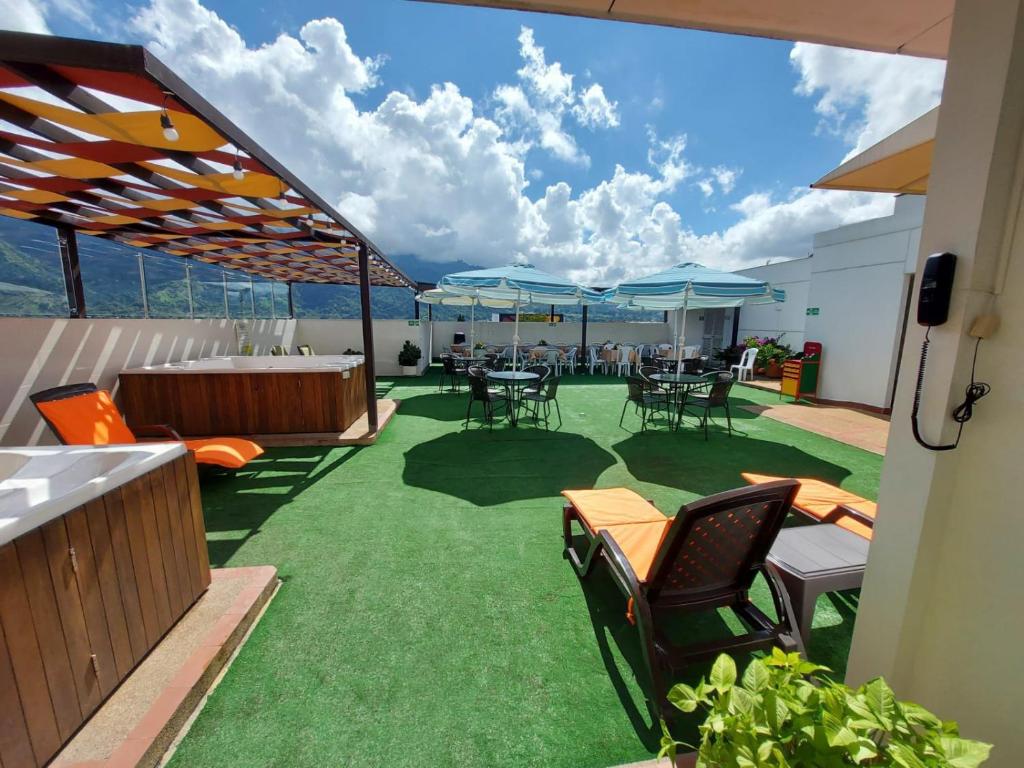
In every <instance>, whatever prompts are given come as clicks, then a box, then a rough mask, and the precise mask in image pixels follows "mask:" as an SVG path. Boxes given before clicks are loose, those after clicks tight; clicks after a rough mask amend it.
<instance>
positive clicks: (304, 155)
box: [0, 0, 941, 285]
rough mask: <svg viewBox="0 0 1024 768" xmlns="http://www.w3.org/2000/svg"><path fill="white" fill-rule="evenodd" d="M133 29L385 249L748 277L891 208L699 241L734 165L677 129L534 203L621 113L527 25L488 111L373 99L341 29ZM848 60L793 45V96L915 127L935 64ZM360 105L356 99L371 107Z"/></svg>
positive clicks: (874, 123)
mask: <svg viewBox="0 0 1024 768" xmlns="http://www.w3.org/2000/svg"><path fill="white" fill-rule="evenodd" d="M62 1H67V0H62ZM0 3H5V4H6V5H5V6H4V7H5V8H7V9H12V10H11V12H10V13H8V14H7V19H8V21H7V23H11V21H10V19H16V20H18V21H17V22H16V23H19V24H21V25H22V27H25V26H28V25H33V24H34V25H36V28H45V24H46V20H47V15H46V12H44V11H43V10H40V6H39V5H31V4H27V3H26V2H25V0H0ZM12 4H13V5H12ZM39 25H43V26H42V27H39ZM130 28H131V29H132V30H133V34H134V35H135V36H136V38H137V40H138V41H139V42H143V43H145V44H146V45H148V46H149V47H150V48H151V49H152V50H153V51H154V53H156V54H157V55H158V56H159V57H160V58H161V59H163V60H164V61H166V63H167V64H169V65H170V66H171V67H172V68H174V69H175V70H176V71H177V72H178V73H179V74H181V75H182V76H183V77H184V78H185V80H186V81H188V82H189V83H191V84H192V85H193V86H194V87H196V88H197V89H199V90H200V91H201V92H202V94H203V95H204V96H205V97H206V98H207V99H209V100H210V101H211V102H212V103H213V104H214V105H216V106H217V107H218V108H219V109H221V110H222V111H224V112H225V113H226V114H227V115H228V116H229V117H230V118H231V119H232V120H234V121H235V122H237V123H238V124H239V125H240V126H241V127H242V128H243V129H244V130H245V131H246V132H248V133H249V134H250V135H252V136H253V137H254V138H255V139H256V140H257V141H258V142H260V143H261V144H262V145H263V146H265V147H266V148H267V149H268V150H269V151H270V152H271V153H272V154H274V155H276V156H277V157H278V158H280V159H281V160H282V162H284V163H285V164H286V165H287V166H288V167H290V168H291V169H292V170H293V171H294V172H295V173H296V174H297V175H298V176H299V177H300V178H302V179H304V180H305V181H306V182H307V183H308V184H309V185H310V186H311V187H312V188H314V189H315V190H317V191H318V192H319V193H320V194H321V195H322V196H323V197H325V198H326V199H328V200H331V201H335V202H337V204H338V207H339V210H341V211H342V213H343V214H345V215H346V216H347V217H349V218H350V219H351V220H352V221H353V223H354V224H356V225H357V226H359V227H360V228H363V229H364V230H365V231H366V233H367V234H368V235H370V236H371V237H373V238H374V239H375V240H376V241H377V242H378V243H379V244H380V245H381V246H382V247H383V248H384V249H385V250H386V251H388V252H405V253H416V254H418V255H420V256H422V257H423V258H426V259H433V260H436V261H447V260H451V259H464V260H466V261H468V262H470V263H475V264H481V265H495V264H502V263H507V262H509V261H512V260H514V259H516V258H524V257H525V258H529V259H530V260H531V261H532V262H534V263H536V264H538V266H541V267H542V268H546V269H549V270H551V271H555V272H560V273H563V274H567V275H570V276H572V277H574V278H576V279H579V280H582V281H586V282H588V283H591V284H598V285H610V284H612V283H614V282H616V281H617V280H620V279H622V278H625V277H631V276H636V275H639V274H643V273H645V272H650V271H654V270H656V269H660V268H663V267H667V266H669V265H671V264H673V263H678V262H680V261H699V262H703V263H705V264H708V265H709V266H715V267H719V268H738V267H742V266H749V265H751V264H754V263H763V262H764V260H765V259H768V258H772V259H784V258H792V257H796V256H802V255H804V254H806V253H807V252H808V251H809V249H810V246H811V238H812V235H813V234H814V233H815V232H817V231H820V230H823V229H828V228H831V227H835V226H838V225H841V224H844V223H849V222H853V221H857V220H861V219H864V218H870V217H874V216H880V215H885V214H886V213H888V212H890V211H891V207H892V199H891V198H889V197H886V196H879V195H870V194H866V193H843V192H826V191H810V190H806V189H798V190H793V191H791V192H789V193H785V194H782V195H779V194H778V193H774V194H772V193H767V192H764V191H756V190H754V191H751V192H749V193H747V194H745V195H744V196H743V197H741V198H740V199H739V200H738V202H736V203H734V204H733V205H732V206H731V211H732V213H733V215H735V216H736V217H737V221H736V223H734V224H732V225H731V226H728V227H726V228H723V229H721V230H720V231H717V232H710V233H698V232H695V231H694V229H693V226H692V224H689V223H687V221H686V220H685V219H684V216H683V214H684V213H685V211H682V210H681V209H676V208H674V207H673V206H672V205H670V204H669V202H667V200H666V198H667V196H669V195H671V194H672V193H673V192H675V191H677V190H679V189H680V188H681V186H682V185H683V183H684V182H686V181H687V180H690V179H697V180H696V181H695V182H694V183H695V184H696V185H697V187H698V188H700V189H702V190H704V189H705V186H706V187H707V189H710V190H711V193H712V194H721V195H728V194H731V193H733V192H735V191H736V185H737V181H738V179H739V177H740V169H737V168H730V167H728V166H726V165H721V164H719V165H713V166H711V167H710V170H707V171H700V170H699V169H698V168H697V167H696V165H695V164H693V163H692V161H691V160H690V159H689V158H688V157H687V137H686V136H685V135H676V136H672V137H670V138H660V137H659V136H657V135H656V134H655V133H654V132H653V130H649V133H648V148H649V151H648V156H647V160H648V165H647V166H646V167H645V168H643V169H640V170H637V169H629V168H626V167H624V166H622V165H617V166H616V167H615V169H614V172H613V173H612V174H611V176H610V177H609V178H606V179H603V180H600V181H597V182H596V183H594V184H593V185H592V186H589V188H584V189H581V190H578V191H574V190H573V189H572V188H571V187H570V186H569V185H568V184H567V183H565V182H564V181H559V180H557V178H553V179H552V182H551V183H550V184H548V185H547V186H546V188H544V189H541V190H538V191H537V192H538V194H536V195H532V197H533V198H534V199H533V200H531V199H530V198H529V197H527V196H526V194H525V192H526V190H527V187H528V185H529V183H530V182H529V181H528V179H532V180H533V182H534V183H538V182H539V181H540V179H541V174H540V173H539V170H540V169H536V168H533V169H530V170H529V173H528V171H527V168H526V158H527V154H528V150H529V149H530V148H532V147H540V148H543V149H545V150H546V151H548V152H550V153H551V154H552V155H554V156H556V157H560V158H563V159H566V160H568V161H570V162H577V163H581V164H582V163H585V162H586V161H587V156H586V153H585V151H584V150H583V149H582V148H581V147H580V146H579V144H578V143H577V140H576V138H575V137H574V135H573V133H572V131H571V128H573V127H576V128H577V129H578V128H579V127H580V126H585V127H587V128H611V127H614V126H615V125H617V124H618V121H619V116H618V110H617V105H616V102H615V101H613V100H611V99H610V98H609V97H608V95H606V94H605V91H604V88H603V87H601V86H600V85H599V84H597V83H593V84H591V85H589V86H588V87H586V88H584V89H582V91H581V90H579V89H577V87H576V86H575V84H574V77H573V75H572V74H570V73H567V72H565V71H564V70H563V68H562V66H561V65H560V64H559V63H558V62H553V63H549V62H548V60H547V58H546V56H545V52H544V49H543V48H542V47H541V46H540V45H538V43H537V41H536V39H535V36H534V34H533V32H532V31H531V30H529V29H527V28H523V30H521V32H520V35H519V45H520V52H521V55H522V59H523V65H522V67H521V69H520V70H519V72H518V73H517V76H518V78H517V80H516V82H514V83H505V84H499V85H498V86H497V87H496V88H495V89H494V91H493V94H492V97H491V98H490V99H488V100H486V102H485V103H482V104H481V103H476V104H475V103H474V102H473V101H472V100H471V99H470V98H468V97H467V96H465V95H464V94H463V93H462V92H461V91H460V90H459V88H458V86H457V85H455V84H453V83H442V84H436V85H434V86H433V87H432V88H431V89H430V92H429V94H428V95H426V96H424V97H423V98H417V97H416V96H415V95H414V94H411V93H402V92H400V91H390V92H383V91H381V92H380V93H379V94H377V93H375V92H374V90H373V89H375V88H377V87H379V86H380V84H381V81H382V79H383V78H384V77H385V76H386V74H387V72H386V68H385V62H384V60H383V59H381V58H379V57H375V56H374V53H375V52H365V51H363V52H359V53H357V52H356V50H355V49H353V47H352V45H351V43H350V42H349V40H348V39H347V35H346V31H345V28H344V26H343V25H342V24H341V23H340V22H339V21H337V20H335V19H331V18H326V19H317V20H312V21H309V22H308V23H306V24H305V25H303V26H302V27H301V28H300V29H299V31H298V33H297V34H295V35H292V34H287V33H282V34H280V35H279V36H278V37H277V38H276V39H274V40H272V41H270V42H268V43H265V44H262V45H250V44H249V43H247V42H246V40H245V39H244V38H243V37H242V36H241V35H240V33H239V32H238V31H237V30H236V29H234V28H233V27H231V26H230V25H229V24H227V23H226V22H225V21H224V20H223V19H221V18H220V17H219V16H218V15H217V14H216V13H214V12H212V11H210V10H208V9H207V8H205V7H203V6H201V5H200V4H199V2H198V0H149V4H148V5H146V6H144V7H143V8H142V9H141V10H139V11H138V12H137V13H136V15H135V17H134V18H133V19H132V20H131V21H130ZM108 36H109V35H108ZM367 53H370V55H369V56H367V55H366V54H367ZM849 53H850V52H834V51H831V50H827V49H826V50H820V49H818V48H817V47H809V46H802V45H798V46H795V47H794V49H793V56H792V58H793V62H794V65H795V66H796V68H797V71H798V73H799V77H800V84H799V86H798V88H799V89H800V93H803V94H805V95H808V96H810V95H813V96H815V97H816V98H817V99H818V101H817V105H816V109H817V110H818V112H819V113H820V114H821V115H822V118H823V119H827V120H828V121H829V124H830V125H831V126H833V127H836V126H839V127H840V129H841V130H843V131H844V135H846V136H847V138H848V140H849V142H850V144H851V146H853V147H857V146H860V144H861V143H862V142H870V141H871V140H872V139H871V137H873V136H880V135H882V134H883V133H884V132H885V131H887V130H889V129H890V127H898V125H899V124H901V123H902V122H905V120H903V117H902V116H900V117H893V115H891V114H889V112H888V111H887V110H897V111H898V110H903V114H904V115H906V116H907V117H908V119H909V117H913V116H915V115H914V114H909V113H911V112H916V111H923V110H924V109H926V108H927V105H928V103H930V102H929V101H928V100H929V99H932V98H934V97H935V94H936V91H935V88H936V87H937V86H936V85H935V83H936V82H937V76H936V74H935V71H934V70H935V66H934V65H933V64H932V63H928V64H929V66H926V67H922V65H921V64H920V62H917V61H915V60H912V59H898V60H894V61H890V60H888V59H887V60H886V61H885V64H884V66H882V65H880V64H878V63H877V60H876V59H874V58H871V56H872V55H866V54H865V55H864V56H867V57H868V58H864V57H863V56H862V55H860V54H856V55H853V56H850V55H849ZM940 66H941V65H940ZM901 67H902V68H905V71H906V73H908V74H907V75H906V76H904V77H901V76H899V69H900V68H901ZM876 78H879V79H881V80H882V81H884V83H885V87H886V88H889V89H892V91H893V92H892V94H889V93H887V92H885V89H884V88H881V87H880V86H879V85H878V83H877V82H876ZM353 94H363V96H362V98H361V100H360V103H361V104H363V105H364V106H363V107H360V106H359V105H357V104H356V103H355V101H353V98H352V96H353ZM615 95H616V94H612V96H615ZM366 104H370V106H365V105H366ZM908 104H909V105H913V106H907V105H908ZM373 105H376V106H373ZM894 121H895V123H896V124H895V125H894V124H893V123H894ZM548 174H549V176H550V175H551V174H552V172H551V171H550V169H548ZM708 197H711V194H709V195H708Z"/></svg>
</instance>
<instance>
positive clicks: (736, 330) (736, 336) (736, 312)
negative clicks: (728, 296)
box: [730, 307, 740, 347]
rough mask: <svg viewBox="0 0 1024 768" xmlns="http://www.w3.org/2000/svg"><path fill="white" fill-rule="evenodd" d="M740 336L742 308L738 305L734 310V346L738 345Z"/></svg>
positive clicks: (732, 342)
mask: <svg viewBox="0 0 1024 768" xmlns="http://www.w3.org/2000/svg"><path fill="white" fill-rule="evenodd" d="M739 338H740V308H739V307H736V309H734V310H733V311H732V341H731V342H730V343H731V344H732V346H734V347H735V346H736V344H737V343H738V342H739Z"/></svg>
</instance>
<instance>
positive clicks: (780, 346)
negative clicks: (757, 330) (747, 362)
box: [743, 334, 793, 368]
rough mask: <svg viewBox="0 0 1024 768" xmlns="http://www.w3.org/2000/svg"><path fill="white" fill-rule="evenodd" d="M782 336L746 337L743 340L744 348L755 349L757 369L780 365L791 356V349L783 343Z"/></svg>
mask: <svg viewBox="0 0 1024 768" xmlns="http://www.w3.org/2000/svg"><path fill="white" fill-rule="evenodd" d="M782 336H785V334H782ZM782 336H779V337H777V338H775V337H771V336H748V337H747V338H746V339H744V341H743V344H744V345H745V346H746V347H756V348H757V365H758V367H760V368H766V367H768V364H769V363H775V364H776V365H782V363H783V362H784V361H785V360H786V359H788V358H789V357H791V356H792V354H793V349H792V348H791V347H790V346H789V344H785V343H783V341H782Z"/></svg>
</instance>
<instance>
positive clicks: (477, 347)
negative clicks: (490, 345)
mask: <svg viewBox="0 0 1024 768" xmlns="http://www.w3.org/2000/svg"><path fill="white" fill-rule="evenodd" d="M486 349H487V347H486V346H485V345H484V343H483V342H482V341H478V342H477V343H476V344H474V345H473V352H474V353H475V354H476V357H483V356H484V351H485V350H486Z"/></svg>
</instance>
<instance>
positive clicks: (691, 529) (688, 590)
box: [647, 480, 800, 608]
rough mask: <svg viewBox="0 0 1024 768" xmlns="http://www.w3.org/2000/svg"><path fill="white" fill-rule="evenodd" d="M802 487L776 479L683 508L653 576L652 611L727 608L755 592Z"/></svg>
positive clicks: (649, 586)
mask: <svg viewBox="0 0 1024 768" xmlns="http://www.w3.org/2000/svg"><path fill="white" fill-rule="evenodd" d="M799 488H800V483H799V482H798V481H796V480H776V481H774V482H771V483H762V484H760V485H753V486H750V487H749V488H740V489H737V490H735V491H726V492H725V493H718V494H715V495H714V496H708V497H706V498H703V499H699V500H697V501H694V502H692V503H690V504H684V505H683V506H682V507H681V508H680V509H679V512H678V513H677V514H676V516H675V519H674V520H673V521H672V524H671V525H670V526H669V528H668V530H667V531H666V532H665V536H664V538H663V539H662V542H661V545H660V546H659V548H658V555H657V557H655V559H654V564H653V565H652V566H651V570H650V572H649V574H648V579H647V598H648V600H649V601H650V603H651V607H652V608H653V607H656V604H657V602H658V601H659V600H660V601H663V602H664V603H665V604H672V605H685V604H695V605H704V606H712V605H725V604H727V603H729V602H730V601H731V600H734V599H735V598H736V596H737V594H738V593H742V592H745V591H746V590H748V589H750V586H751V584H752V583H753V581H754V578H755V577H756V576H757V574H758V573H759V572H760V571H762V570H763V569H764V561H765V557H767V555H768V551H769V550H770V549H771V547H772V544H774V543H775V537H776V536H777V535H778V533H779V530H780V529H781V528H782V524H783V522H784V521H785V519H786V515H787V514H789V510H790V507H791V506H792V505H793V499H794V498H795V497H796V493H797V490H798V489H799Z"/></svg>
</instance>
